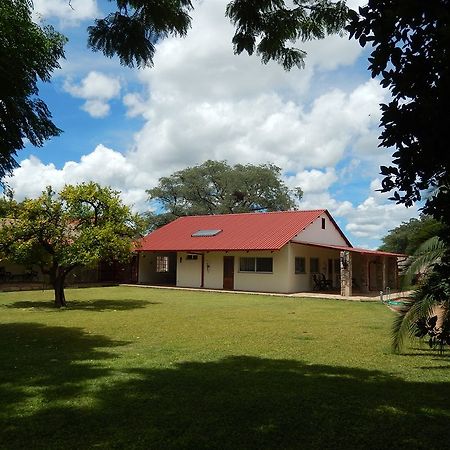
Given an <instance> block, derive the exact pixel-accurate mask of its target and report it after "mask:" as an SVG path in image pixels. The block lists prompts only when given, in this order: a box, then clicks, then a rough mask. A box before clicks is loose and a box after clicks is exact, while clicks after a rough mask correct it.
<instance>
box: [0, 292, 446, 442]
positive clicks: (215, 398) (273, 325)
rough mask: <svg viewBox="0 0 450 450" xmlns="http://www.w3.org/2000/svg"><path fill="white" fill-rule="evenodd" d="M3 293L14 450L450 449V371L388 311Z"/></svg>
mask: <svg viewBox="0 0 450 450" xmlns="http://www.w3.org/2000/svg"><path fill="white" fill-rule="evenodd" d="M51 298H52V292H50V291H43V292H36V291H34V292H15V293H2V294H0V361H1V366H0V448H1V449H8V450H9V449H23V448H34V449H46V450H47V449H72V448H77V449H89V448H96V449H97V448H98V449H116V448H117V449H325V448H333V449H349V448H358V449H359V448H373V449H383V448H396V449H400V448H405V449H406V448H407V449H422V448H427V449H433V448H440V449H441V448H444V447H445V446H446V445H448V442H450V427H449V426H448V425H449V423H450V405H449V403H450V381H449V379H450V377H449V375H450V358H449V357H447V356H444V357H439V356H438V355H437V354H436V353H434V352H431V351H429V350H428V349H427V348H426V347H425V346H419V345H413V346H412V347H411V348H410V349H408V350H407V352H406V354H404V355H401V356H399V355H393V354H392V353H391V351H390V348H389V333H390V325H391V322H392V318H393V313H392V312H390V311H389V310H388V309H387V308H386V307H385V306H383V305H381V304H372V303H350V302H342V301H335V300H320V299H293V298H284V297H270V296H252V295H238V294H235V295H233V294H224V293H223V294H222V293H219V294H215V293H207V292H192V291H174V290H163V289H142V288H126V287H111V288H96V289H75V290H68V291H67V298H68V301H69V307H68V308H67V309H64V310H55V309H53V308H52V307H51ZM445 442H447V444H445Z"/></svg>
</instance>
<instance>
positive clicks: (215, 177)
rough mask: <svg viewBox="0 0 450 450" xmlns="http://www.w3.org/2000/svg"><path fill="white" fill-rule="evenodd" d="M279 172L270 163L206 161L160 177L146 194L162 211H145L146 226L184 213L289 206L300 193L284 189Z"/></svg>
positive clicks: (281, 209)
mask: <svg viewBox="0 0 450 450" xmlns="http://www.w3.org/2000/svg"><path fill="white" fill-rule="evenodd" d="M280 173H281V169H280V168H279V167H277V166H275V165H273V164H262V165H258V166H256V165H252V164H248V165H242V164H237V165H235V166H230V165H228V164H227V163H226V162H225V161H211V160H209V161H206V162H204V163H203V164H201V165H199V166H194V167H188V168H187V169H183V170H180V171H178V172H175V173H173V174H172V175H170V176H168V177H163V178H160V179H159V184H158V186H156V187H155V188H153V189H150V190H148V191H147V193H148V194H149V199H150V200H157V201H158V202H159V203H161V205H162V207H163V209H164V212H163V213H162V214H149V216H148V217H149V224H150V228H158V227H160V226H162V225H165V224H166V223H169V222H170V221H172V220H174V219H176V218H177V217H180V216H187V215H201V214H230V213H242V212H252V211H284V210H288V209H293V208H295V200H296V199H297V200H299V199H301V197H302V195H303V192H302V190H301V189H300V188H296V189H294V190H290V189H288V187H287V186H285V185H284V183H283V182H282V181H281V179H280Z"/></svg>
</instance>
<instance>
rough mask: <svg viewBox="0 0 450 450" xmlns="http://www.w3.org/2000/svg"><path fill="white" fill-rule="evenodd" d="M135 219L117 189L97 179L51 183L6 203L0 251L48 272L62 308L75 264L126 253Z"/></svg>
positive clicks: (120, 257)
mask: <svg viewBox="0 0 450 450" xmlns="http://www.w3.org/2000/svg"><path fill="white" fill-rule="evenodd" d="M137 230H138V220H137V217H136V216H134V215H133V214H132V213H131V211H130V209H129V208H128V207H127V206H124V205H123V204H122V202H121V200H120V197H119V193H118V192H117V191H113V190H112V189H110V188H109V187H101V186H99V185H98V184H96V183H92V182H91V183H82V184H79V185H76V186H73V185H67V186H65V187H64V188H63V189H62V190H61V192H60V193H59V194H56V193H55V192H54V191H53V190H52V189H51V188H50V187H48V188H47V190H46V191H44V192H43V193H42V194H41V196H40V197H39V198H36V199H25V200H24V201H22V202H20V203H17V202H15V201H13V200H11V201H10V208H9V214H8V217H7V218H5V219H3V223H2V226H1V228H0V254H1V255H2V257H4V258H8V259H11V260H13V261H15V262H17V263H19V264H30V265H31V264H37V265H39V266H40V268H41V270H42V272H43V273H44V274H48V276H49V279H50V282H51V284H52V286H53V288H54V291H55V306H57V307H61V306H66V299H65V294H64V281H65V278H66V276H67V275H68V274H69V273H70V272H71V271H72V270H73V269H75V268H76V267H79V266H93V265H94V264H96V263H98V262H99V261H100V260H102V259H117V260H121V261H125V260H126V259H127V258H129V257H130V255H131V251H132V248H133V241H134V238H135V237H136V234H137Z"/></svg>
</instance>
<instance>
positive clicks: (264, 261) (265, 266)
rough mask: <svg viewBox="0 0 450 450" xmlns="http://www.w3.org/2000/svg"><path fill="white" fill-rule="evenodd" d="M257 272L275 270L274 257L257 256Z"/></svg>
mask: <svg viewBox="0 0 450 450" xmlns="http://www.w3.org/2000/svg"><path fill="white" fill-rule="evenodd" d="M256 271H257V272H273V258H256Z"/></svg>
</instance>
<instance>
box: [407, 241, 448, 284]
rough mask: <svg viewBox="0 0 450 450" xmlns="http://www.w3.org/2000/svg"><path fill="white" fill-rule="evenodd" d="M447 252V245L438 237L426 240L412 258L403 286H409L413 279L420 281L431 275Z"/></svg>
mask: <svg viewBox="0 0 450 450" xmlns="http://www.w3.org/2000/svg"><path fill="white" fill-rule="evenodd" d="M446 250H447V247H446V245H445V244H444V242H443V241H442V240H441V239H439V237H438V236H433V237H431V238H430V239H428V240H426V241H425V242H424V243H423V244H422V245H420V246H419V248H418V249H417V250H416V252H415V253H414V256H413V257H412V258H410V262H409V264H408V267H407V270H406V273H405V275H404V277H403V284H404V285H406V286H409V285H410V284H411V282H412V281H413V278H417V279H419V280H420V277H421V276H422V275H424V274H425V275H426V274H429V273H430V271H431V270H433V268H434V266H435V265H436V264H438V263H439V262H440V261H441V259H442V257H443V255H444V253H445V251H446Z"/></svg>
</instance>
